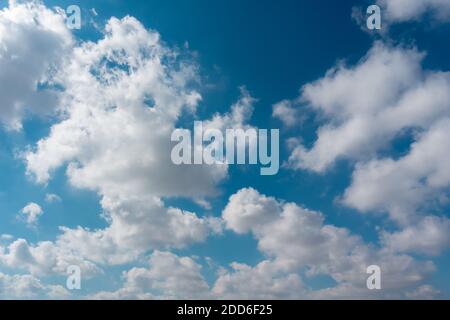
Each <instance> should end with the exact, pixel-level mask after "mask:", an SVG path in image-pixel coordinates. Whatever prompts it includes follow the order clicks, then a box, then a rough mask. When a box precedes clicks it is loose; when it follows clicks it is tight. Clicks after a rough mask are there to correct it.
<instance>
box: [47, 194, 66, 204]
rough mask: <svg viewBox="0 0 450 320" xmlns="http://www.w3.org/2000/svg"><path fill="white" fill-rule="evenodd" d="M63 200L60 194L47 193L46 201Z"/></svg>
mask: <svg viewBox="0 0 450 320" xmlns="http://www.w3.org/2000/svg"><path fill="white" fill-rule="evenodd" d="M61 201H62V199H61V197H60V196H58V195H57V194H54V193H47V194H46V195H45V202H48V203H54V202H61Z"/></svg>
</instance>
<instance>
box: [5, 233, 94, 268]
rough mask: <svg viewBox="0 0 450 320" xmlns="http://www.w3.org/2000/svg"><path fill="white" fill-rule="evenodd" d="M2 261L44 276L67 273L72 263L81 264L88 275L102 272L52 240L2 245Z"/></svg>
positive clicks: (9, 266) (7, 264)
mask: <svg viewBox="0 0 450 320" xmlns="http://www.w3.org/2000/svg"><path fill="white" fill-rule="evenodd" d="M0 263H1V264H2V265H3V266H5V267H8V268H12V269H14V270H24V271H28V272H30V273H31V274H33V275H43V276H50V275H55V274H60V275H62V274H63V275H65V274H66V272H67V267H68V266H70V265H78V266H80V268H81V270H82V272H83V275H84V276H86V277H91V276H93V275H95V274H98V273H101V272H102V271H101V270H100V269H99V268H98V267H97V266H96V265H95V264H94V263H92V262H90V261H87V260H84V259H82V258H80V257H79V256H78V255H75V254H74V253H73V252H71V251H70V250H69V249H67V248H63V247H61V246H57V245H55V244H54V243H53V242H50V241H44V242H39V243H38V244H36V245H30V244H28V242H27V241H26V240H24V239H17V240H15V241H14V242H12V243H10V244H9V245H8V246H7V247H2V246H0Z"/></svg>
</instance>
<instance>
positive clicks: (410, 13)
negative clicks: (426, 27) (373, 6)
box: [377, 0, 450, 23]
mask: <svg viewBox="0 0 450 320" xmlns="http://www.w3.org/2000/svg"><path fill="white" fill-rule="evenodd" d="M377 3H378V4H379V5H380V6H381V7H382V8H383V9H385V12H386V18H387V20H388V21H389V22H393V23H396V22H405V21H410V20H419V19H420V18H422V17H423V16H424V15H426V14H428V15H431V16H432V17H433V18H434V19H435V20H437V21H444V22H445V21H449V20H450V2H448V1H447V0H378V1H377Z"/></svg>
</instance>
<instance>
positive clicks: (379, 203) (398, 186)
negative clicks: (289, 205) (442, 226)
mask: <svg viewBox="0 0 450 320" xmlns="http://www.w3.org/2000/svg"><path fill="white" fill-rule="evenodd" d="M449 135H450V119H449V118H445V119H443V120H441V121H439V122H437V123H436V124H435V125H433V126H432V127H431V128H430V129H429V130H428V131H426V132H424V133H422V134H420V135H419V137H418V138H417V141H416V142H415V143H414V144H413V145H412V146H411V150H410V152H409V153H408V154H407V155H405V156H404V157H401V158H399V159H396V160H394V159H391V158H385V159H378V160H371V161H369V162H367V163H363V164H360V165H358V166H357V168H356V170H355V172H354V173H353V178H352V184H351V185H350V186H349V188H348V189H347V190H346V192H345V195H344V199H343V200H344V203H346V204H347V205H349V206H352V207H354V208H356V209H358V210H360V211H363V212H366V211H377V210H378V211H387V212H389V213H390V215H391V217H392V218H393V219H394V220H396V221H398V222H400V223H404V224H405V223H406V224H408V223H410V222H411V221H413V220H415V219H417V217H416V215H415V214H414V213H416V212H417V209H420V208H421V209H422V210H421V211H423V210H429V209H431V208H432V207H433V206H436V204H437V205H439V202H441V201H442V199H441V196H442V195H443V194H445V192H446V189H447V187H448V185H449V184H450V164H449V162H448V161H447V159H448V157H449V156H450V150H449V148H448V147H447V144H448V137H449Z"/></svg>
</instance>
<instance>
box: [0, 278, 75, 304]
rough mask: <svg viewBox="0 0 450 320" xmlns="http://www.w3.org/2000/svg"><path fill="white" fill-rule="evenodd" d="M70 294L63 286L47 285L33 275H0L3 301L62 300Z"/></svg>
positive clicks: (0, 290)
mask: <svg viewBox="0 0 450 320" xmlns="http://www.w3.org/2000/svg"><path fill="white" fill-rule="evenodd" d="M69 296H70V293H69V292H68V291H67V290H65V289H64V288H63V287H61V286H57V285H56V286H55V285H45V284H43V283H42V282H41V281H40V280H39V279H38V278H36V277H34V276H31V275H18V274H17V275H7V274H3V273H0V298H2V299H45V298H50V299H60V298H64V297H65V298H67V297H69Z"/></svg>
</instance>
